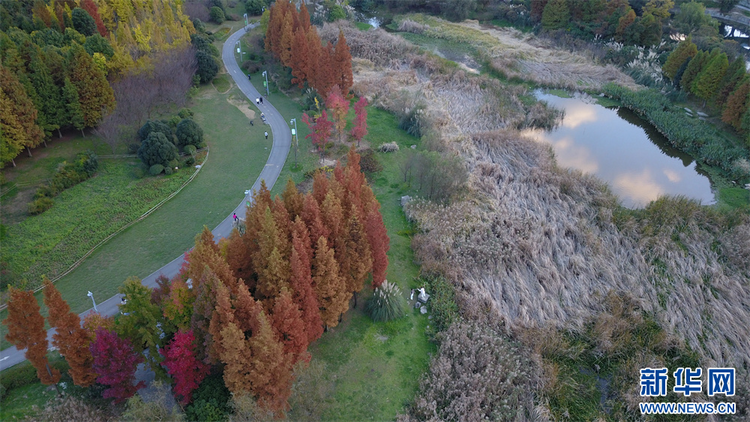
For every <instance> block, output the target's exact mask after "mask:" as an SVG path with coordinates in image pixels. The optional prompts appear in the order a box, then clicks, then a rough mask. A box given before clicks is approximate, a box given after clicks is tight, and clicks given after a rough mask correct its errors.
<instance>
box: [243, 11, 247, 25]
mask: <svg viewBox="0 0 750 422" xmlns="http://www.w3.org/2000/svg"><path fill="white" fill-rule="evenodd" d="M244 18H245V28H247V13H245V15H244Z"/></svg>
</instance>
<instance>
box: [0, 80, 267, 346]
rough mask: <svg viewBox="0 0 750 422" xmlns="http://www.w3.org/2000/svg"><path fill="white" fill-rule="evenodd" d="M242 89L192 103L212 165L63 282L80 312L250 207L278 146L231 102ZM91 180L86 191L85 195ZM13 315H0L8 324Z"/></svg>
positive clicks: (207, 92) (209, 90)
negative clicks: (249, 197)
mask: <svg viewBox="0 0 750 422" xmlns="http://www.w3.org/2000/svg"><path fill="white" fill-rule="evenodd" d="M235 91H236V89H233V90H230V91H229V92H228V93H227V94H219V93H217V92H216V90H215V89H214V88H213V87H211V86H204V87H202V88H201V90H200V92H199V94H198V96H197V97H196V99H195V100H194V103H193V104H191V109H192V110H193V111H194V112H195V119H196V121H197V122H198V123H199V124H200V125H201V127H202V128H203V130H204V133H205V136H206V140H207V142H208V145H209V148H210V149H211V153H210V155H209V158H208V160H207V162H206V165H205V167H204V168H203V169H202V170H201V172H200V174H199V175H198V176H197V177H196V178H195V179H194V180H193V182H192V183H191V184H190V185H188V186H187V187H186V188H185V189H183V191H182V192H180V194H179V195H177V196H176V197H175V198H173V199H172V200H170V201H169V202H167V203H166V204H164V205H163V206H162V207H161V208H160V209H159V210H157V211H155V212H154V213H153V214H151V215H150V216H148V217H147V218H146V219H145V220H143V221H141V222H140V223H138V224H136V225H134V226H133V227H130V228H128V229H127V230H125V231H123V232H122V233H121V234H120V235H118V236H116V237H115V238H113V239H112V240H111V241H109V242H108V243H107V244H105V245H103V246H102V247H101V248H100V249H99V250H97V251H96V252H95V253H94V254H92V255H91V256H90V257H89V258H88V259H87V260H86V261H84V262H83V264H81V266H79V267H78V268H76V269H75V270H74V271H73V272H71V273H70V274H68V275H67V276H65V277H63V278H62V279H61V280H60V281H58V282H57V284H56V285H57V288H58V289H59V290H60V292H61V293H62V296H63V298H64V299H65V300H67V301H68V303H69V304H70V306H71V309H72V310H73V311H75V312H83V311H85V310H86V309H88V308H90V307H91V300H90V299H89V298H88V297H87V296H86V292H87V291H89V290H90V291H91V292H93V293H94V297H95V298H97V300H101V299H106V298H109V297H111V296H112V295H114V294H116V293H117V289H118V287H119V286H120V285H121V284H122V282H123V281H124V280H125V279H126V278H127V277H128V276H131V275H134V276H138V277H145V276H147V275H149V274H150V273H152V272H153V271H155V270H157V269H158V268H160V267H161V266H162V265H164V264H165V263H167V262H169V261H171V260H172V259H174V258H175V257H177V256H178V255H179V254H181V253H183V252H184V251H186V250H187V249H188V248H190V246H191V245H192V244H193V240H194V238H195V235H196V234H197V233H199V232H200V230H201V229H202V228H203V226H204V225H206V226H208V227H210V228H213V227H215V226H216V225H217V224H218V223H219V222H220V221H221V220H222V219H224V218H225V217H226V216H227V215H228V214H229V213H230V212H231V211H232V209H234V207H236V206H237V204H239V203H240V201H242V198H243V197H244V194H243V191H244V190H245V189H247V188H249V187H250V186H252V183H253V182H254V181H255V179H256V178H257V177H258V174H260V170H261V169H262V167H263V164H264V163H265V161H266V159H267V158H268V153H269V152H270V147H271V140H270V139H269V140H265V139H263V128H262V127H261V126H260V125H256V126H250V124H249V122H248V120H247V118H246V117H245V116H244V115H243V114H242V113H241V112H240V111H239V110H238V109H237V108H236V107H235V106H233V105H231V104H229V103H228V102H227V100H226V99H227V97H228V96H230V95H232V94H233V93H234V95H237V93H238V92H239V91H237V92H235ZM178 174H179V173H178ZM90 182H91V181H89V182H85V183H83V184H81V185H79V186H81V189H83V188H85V185H86V183H90ZM57 206H62V203H58V204H56V205H55V207H57ZM52 210H54V208H53V209H52ZM52 210H50V211H52ZM124 252H127V253H124ZM38 297H41V294H40V295H39V296H38ZM40 303H41V299H40ZM5 315H6V314H5V312H3V313H0V318H5ZM4 335H5V326H4V325H3V326H0V336H3V338H2V340H0V348H3V349H4V348H6V347H8V346H9V344H8V343H7V342H6V341H5V339H4Z"/></svg>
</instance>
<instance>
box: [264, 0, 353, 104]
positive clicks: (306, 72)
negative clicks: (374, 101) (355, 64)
mask: <svg viewBox="0 0 750 422" xmlns="http://www.w3.org/2000/svg"><path fill="white" fill-rule="evenodd" d="M265 48H266V51H269V52H271V53H272V54H273V56H274V57H275V58H276V59H278V60H279V61H280V62H281V64H283V65H284V66H286V67H289V68H291V69H292V76H293V77H294V79H292V82H293V83H296V84H298V85H299V87H300V88H302V87H303V86H304V84H305V83H307V85H308V86H310V87H311V88H313V89H315V90H316V91H317V92H318V93H319V94H320V95H321V96H322V97H323V98H326V97H327V96H328V94H329V93H330V91H331V89H332V88H333V87H334V86H336V85H338V87H339V89H340V90H341V92H342V93H343V94H344V95H345V96H348V94H349V89H350V88H351V86H352V84H353V83H354V79H353V76H352V56H351V53H350V52H349V46H348V45H347V44H346V38H345V37H344V34H343V32H339V38H338V41H337V42H336V45H335V46H334V45H333V44H331V43H330V42H328V43H326V45H325V46H324V45H322V43H321V40H320V37H319V36H318V31H317V29H315V26H313V25H311V24H310V14H309V13H308V11H307V7H306V6H305V3H304V2H303V3H302V5H301V6H300V10H299V12H298V11H297V8H296V6H295V5H294V4H292V3H291V2H290V1H289V0H281V1H277V2H276V3H274V5H273V6H272V7H271V9H270V15H269V21H268V28H267V30H266V39H265Z"/></svg>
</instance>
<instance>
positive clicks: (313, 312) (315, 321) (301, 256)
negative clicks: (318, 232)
mask: <svg viewBox="0 0 750 422" xmlns="http://www.w3.org/2000/svg"><path fill="white" fill-rule="evenodd" d="M313 202H315V201H313ZM312 255H313V251H312V246H311V245H310V234H309V232H308V230H307V226H306V225H305V223H304V221H302V219H301V218H300V217H297V219H296V220H295V221H294V225H293V227H292V256H291V269H292V278H291V287H292V290H293V291H294V302H295V303H296V304H297V306H298V307H299V309H300V311H301V312H302V321H303V322H304V323H305V333H306V334H307V342H308V343H312V342H313V341H315V340H317V339H318V338H320V336H321V335H322V334H323V321H322V320H321V319H320V309H319V305H318V298H317V296H316V295H315V291H314V289H313V284H312V274H311V269H310V260H311V259H312Z"/></svg>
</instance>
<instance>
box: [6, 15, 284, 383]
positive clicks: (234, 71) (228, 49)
mask: <svg viewBox="0 0 750 422" xmlns="http://www.w3.org/2000/svg"><path fill="white" fill-rule="evenodd" d="M255 25H257V23H256V24H253V25H249V26H248V27H247V28H242V29H240V30H239V31H237V32H235V33H234V34H232V35H231V36H229V38H227V40H226V42H224V47H223V48H222V52H221V58H222V60H223V61H224V66H225V67H226V69H227V73H228V74H229V75H231V76H232V79H234V82H235V83H236V84H237V87H238V88H239V89H240V90H241V91H242V93H243V94H245V96H247V98H248V99H250V101H251V102H252V101H254V99H255V98H257V97H259V96H260V94H259V93H258V90H256V89H255V87H254V86H253V85H252V84H251V83H250V80H249V79H248V78H247V76H245V74H244V73H243V72H242V71H241V70H240V66H239V65H238V64H237V60H236V59H235V57H234V48H235V47H234V46H235V43H236V42H237V41H238V40H239V39H240V38H241V37H242V36H243V35H245V33H246V32H247V30H248V29H252V28H253V27H254V26H255ZM258 108H259V109H260V111H261V112H262V113H263V114H265V116H266V120H267V122H268V124H269V125H270V126H271V135H272V136H273V146H272V147H271V154H270V155H269V156H268V161H266V165H265V166H264V168H263V170H262V171H261V173H260V175H259V176H258V179H257V180H256V181H255V183H254V184H253V185H252V186H248V187H247V188H248V189H250V191H251V192H252V191H253V190H258V189H260V182H261V180H265V181H266V185H267V186H268V188H269V189H271V187H273V185H274V184H275V183H276V179H278V177H279V174H280V173H281V169H282V168H283V167H284V162H285V161H286V157H287V154H288V153H289V148H290V147H291V145H292V135H291V131H290V129H289V126H288V124H287V121H286V120H284V118H283V117H282V116H281V114H280V113H279V112H278V111H277V110H276V108H275V107H274V106H273V105H272V104H271V103H270V102H269V101H268V100H267V99H264V101H263V104H261V105H260V106H258ZM248 201H252V196H251V195H246V196H245V197H244V198H243V199H242V201H241V202H240V204H239V205H238V206H237V208H235V209H234V211H233V212H235V213H237V214H238V215H245V208H246V206H245V205H246V202H248ZM232 223H233V221H232V214H229V215H228V216H227V218H225V219H224V220H223V221H222V222H221V223H219V225H218V226H216V228H214V229H213V230H212V233H213V234H214V238H215V239H216V240H217V241H218V240H219V239H221V238H223V237H228V236H229V234H230V233H231V232H232ZM183 261H184V257H183V255H180V256H178V257H177V258H175V259H174V260H172V262H170V263H168V264H166V265H165V266H163V267H161V268H160V269H158V270H156V271H154V272H153V273H151V275H149V276H148V277H146V278H144V279H143V284H144V285H145V286H148V287H151V288H153V287H156V279H157V278H158V277H159V276H160V275H164V276H166V277H168V278H172V277H173V276H175V275H177V273H178V272H179V271H180V267H181V266H182V263H183ZM121 298H122V295H119V294H118V295H115V296H112V297H111V298H109V299H107V300H105V301H103V302H101V303H97V305H96V308H97V311H98V312H99V313H101V314H102V315H116V314H117V313H118V312H119V308H118V305H119V304H120V301H121ZM92 310H93V309H89V310H87V311H85V312H82V313H81V314H80V315H81V318H82V319H83V317H84V316H86V314H88V313H89V312H91V311H92ZM54 332H55V331H54V329H50V330H48V331H47V340H48V341H49V342H50V344H51V342H52V335H53V334H54ZM25 351H26V349H23V350H18V349H17V348H15V347H10V348H7V349H5V350H3V351H0V371H2V370H4V369H7V368H9V367H11V366H13V365H16V364H18V363H21V362H23V361H24V360H26V358H25V357H24V353H25Z"/></svg>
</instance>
